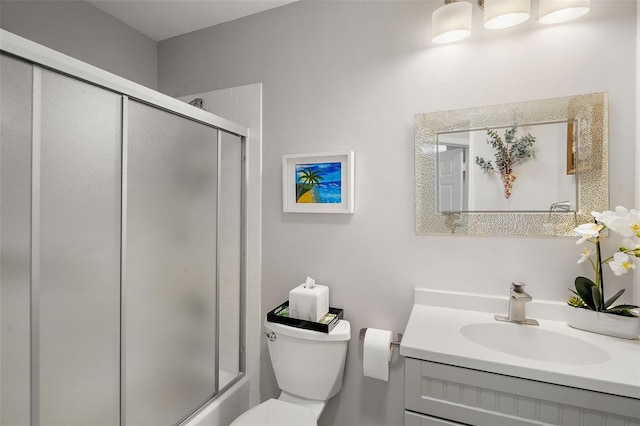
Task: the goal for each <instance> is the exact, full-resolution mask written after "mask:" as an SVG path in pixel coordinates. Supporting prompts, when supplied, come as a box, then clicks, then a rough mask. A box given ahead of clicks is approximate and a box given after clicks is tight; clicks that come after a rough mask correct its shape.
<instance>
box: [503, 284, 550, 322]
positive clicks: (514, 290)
mask: <svg viewBox="0 0 640 426" xmlns="http://www.w3.org/2000/svg"><path fill="white" fill-rule="evenodd" d="M532 300H533V298H532V297H531V296H530V295H529V293H527V292H525V291H524V283H519V282H512V283H511V288H510V290H509V315H495V316H494V318H495V319H496V320H498V321H506V322H515V323H516V324H526V325H539V324H538V321H536V320H534V319H531V318H527V317H526V315H525V310H524V306H525V305H524V304H525V303H526V302H531V301H532Z"/></svg>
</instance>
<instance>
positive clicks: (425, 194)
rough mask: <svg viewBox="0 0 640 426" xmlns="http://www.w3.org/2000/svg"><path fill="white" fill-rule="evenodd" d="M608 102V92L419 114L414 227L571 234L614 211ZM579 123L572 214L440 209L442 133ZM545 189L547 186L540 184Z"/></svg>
mask: <svg viewBox="0 0 640 426" xmlns="http://www.w3.org/2000/svg"><path fill="white" fill-rule="evenodd" d="M608 120H609V119H608V104H607V94H606V93H591V94H586V95H578V96H569V97H562V98H553V99H544V100H538V101H529V102H519V103H512V104H505V105H495V106H487V107H480V108H467V109H462V110H454V111H440V112H432V113H425V114H417V115H416V116H415V209H416V212H415V222H416V224H415V226H416V233H417V234H419V235H476V236H529V237H540V236H572V235H574V233H573V228H575V227H576V226H577V225H579V224H581V223H586V222H591V221H592V220H593V217H592V216H591V212H592V211H598V212H602V211H604V210H607V209H609V155H608V128H609V126H608ZM559 121H567V122H570V123H577V126H578V129H579V130H578V138H577V139H578V144H577V145H578V146H577V147H575V152H576V155H575V173H576V184H577V208H576V210H575V211H568V212H564V211H562V212H542V211H540V212H453V213H441V212H439V211H438V203H437V192H436V191H437V182H436V180H437V178H436V164H437V135H438V133H442V132H455V131H465V130H473V129H486V128H493V127H507V126H512V125H514V124H518V125H525V124H536V123H548V122H559ZM541 190H544V188H541Z"/></svg>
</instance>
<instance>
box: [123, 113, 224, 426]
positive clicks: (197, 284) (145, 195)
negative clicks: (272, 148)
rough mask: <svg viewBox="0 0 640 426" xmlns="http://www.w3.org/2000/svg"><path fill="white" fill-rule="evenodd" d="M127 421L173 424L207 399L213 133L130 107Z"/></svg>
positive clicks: (212, 294) (212, 324) (212, 365)
mask: <svg viewBox="0 0 640 426" xmlns="http://www.w3.org/2000/svg"><path fill="white" fill-rule="evenodd" d="M128 118H129V123H128V128H129V132H128V142H127V143H128V150H127V153H128V158H127V166H126V176H127V183H126V191H127V195H126V206H125V216H126V223H125V227H126V228H125V229H126V231H125V232H126V237H125V241H126V248H125V250H126V257H125V262H124V278H123V291H124V301H123V303H124V315H125V319H124V324H125V346H124V351H125V364H124V369H125V374H124V377H125V399H126V402H125V423H126V424H127V425H136V426H137V425H170V424H175V423H176V422H178V421H179V420H181V419H182V418H184V417H185V416H187V415H189V414H190V413H191V412H192V411H193V410H194V409H196V408H197V407H198V406H200V405H201V404H203V403H204V402H205V401H206V400H207V399H209V398H210V397H211V396H212V395H213V394H214V393H215V392H216V389H215V382H216V374H217V371H216V368H217V366H216V363H217V359H216V334H217V333H216V321H215V318H216V221H217V217H216V216H217V214H216V209H217V185H218V178H217V131H216V130H214V129H211V128H208V127H206V126H203V125H201V124H198V123H195V122H193V121H189V120H187V119H184V118H181V117H178V116H175V115H172V114H170V113H168V112H165V111H162V110H159V109H155V108H152V107H150V106H147V105H145V104H141V103H138V102H134V101H131V102H129V113H128Z"/></svg>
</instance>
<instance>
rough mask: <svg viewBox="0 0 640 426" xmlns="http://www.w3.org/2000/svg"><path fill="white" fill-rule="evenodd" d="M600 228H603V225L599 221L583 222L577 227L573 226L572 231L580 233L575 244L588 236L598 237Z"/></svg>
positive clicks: (583, 240)
mask: <svg viewBox="0 0 640 426" xmlns="http://www.w3.org/2000/svg"><path fill="white" fill-rule="evenodd" d="M602 228H604V226H603V225H601V224H599V223H583V224H582V225H578V227H577V228H573V232H575V233H577V234H579V235H580V239H578V241H576V244H582V243H583V242H585V241H586V240H588V239H589V238H597V237H599V236H600V231H602Z"/></svg>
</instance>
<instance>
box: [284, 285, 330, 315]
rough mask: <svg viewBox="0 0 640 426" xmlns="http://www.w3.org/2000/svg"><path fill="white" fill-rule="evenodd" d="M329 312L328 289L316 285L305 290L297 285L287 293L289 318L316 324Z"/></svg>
mask: <svg viewBox="0 0 640 426" xmlns="http://www.w3.org/2000/svg"><path fill="white" fill-rule="evenodd" d="M327 312H329V287H327V286H326V285H319V284H318V285H316V286H315V287H313V288H305V285H304V284H301V285H299V286H298V287H296V288H294V289H293V290H291V291H290V292H289V316H290V317H293V318H298V319H302V320H307V321H314V322H318V321H319V320H320V318H322V317H323V316H324V315H325V314H326V313H327Z"/></svg>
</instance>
